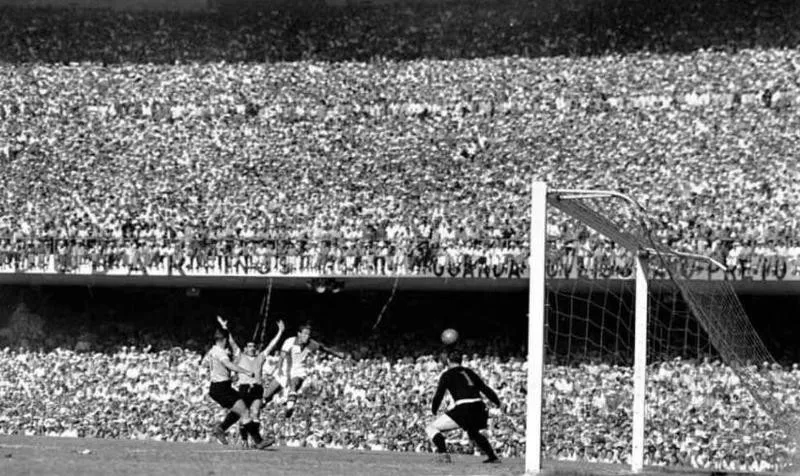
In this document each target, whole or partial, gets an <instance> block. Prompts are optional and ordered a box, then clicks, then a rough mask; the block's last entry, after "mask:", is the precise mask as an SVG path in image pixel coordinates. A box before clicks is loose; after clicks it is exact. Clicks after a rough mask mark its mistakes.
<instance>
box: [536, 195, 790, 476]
mask: <svg viewBox="0 0 800 476" xmlns="http://www.w3.org/2000/svg"><path fill="white" fill-rule="evenodd" d="M563 197H564V195H560V196H559V195H556V194H551V195H550V196H548V202H549V204H550V205H551V206H550V207H549V209H548V230H547V236H548V241H547V242H548V261H547V262H548V268H547V278H548V279H547V280H546V283H547V285H546V286H547V295H546V299H547V304H546V305H547V322H546V326H547V329H546V332H547V334H546V341H545V345H546V356H547V361H548V364H549V365H548V367H547V373H546V383H545V388H546V392H551V393H550V395H549V396H548V394H547V393H546V394H545V395H546V397H545V407H544V408H545V417H546V418H555V419H560V420H564V419H569V418H578V419H582V421H583V422H582V424H580V426H579V427H580V428H582V430H581V432H580V434H577V435H563V433H562V432H561V431H560V429H561V428H563V427H565V426H569V422H564V421H559V422H558V423H559V424H558V425H548V424H547V423H546V424H545V425H544V428H545V432H544V435H543V443H544V450H545V452H546V453H549V454H550V456H553V457H556V458H569V459H588V460H601V461H602V460H608V461H617V462H618V461H623V462H629V460H628V458H629V455H630V451H631V439H632V434H631V428H630V426H631V418H632V398H633V383H632V375H633V369H632V365H633V355H634V324H635V312H634V298H635V292H634V291H635V282H634V279H633V278H634V263H635V253H638V254H639V256H640V257H642V259H643V262H644V264H645V268H646V272H647V276H648V335H647V363H648V371H647V403H646V405H647V410H646V412H647V417H646V430H645V464H665V463H666V464H674V465H691V466H711V467H714V466H715V465H722V464H727V463H728V462H727V461H721V460H720V461H719V462H717V463H718V464H717V463H715V462H714V454H713V452H712V451H710V450H708V448H710V447H712V446H717V447H721V448H723V449H724V450H725V451H727V452H730V454H734V455H741V456H740V460H741V461H738V460H737V461H738V462H740V463H742V464H741V465H740V466H739V467H740V468H741V469H747V464H748V463H749V462H752V461H755V460H756V458H757V455H758V454H759V453H758V448H762V447H766V446H769V445H770V444H772V445H780V446H781V447H782V448H786V454H787V457H786V460H789V454H790V453H792V452H793V450H794V448H795V447H796V443H795V441H796V437H797V430H796V429H797V428H798V427H800V425H798V419H797V417H796V416H795V414H796V412H794V410H793V405H792V404H791V402H787V399H788V396H787V392H785V389H784V387H782V386H781V381H780V380H781V379H780V376H779V375H778V374H776V373H775V372H774V369H775V368H776V367H775V359H774V358H773V357H772V355H771V354H770V352H769V350H768V349H767V348H766V346H765V345H764V343H763V342H762V340H761V338H760V337H759V335H758V333H757V332H756V330H755V329H754V327H753V325H752V324H751V322H750V320H749V318H748V317H747V315H746V313H745V311H744V308H743V307H742V305H741V303H740V301H739V299H738V297H737V295H736V293H735V292H734V290H733V287H732V286H731V284H730V283H729V282H726V281H703V282H698V281H691V280H689V279H686V278H685V277H684V273H682V272H681V271H682V269H684V268H685V267H686V266H691V265H692V264H691V263H692V259H694V258H687V257H685V256H681V255H680V254H679V253H676V252H673V251H671V250H670V249H668V248H667V247H666V246H665V245H664V244H662V243H661V242H659V241H658V240H657V239H656V238H655V237H654V234H653V233H652V227H651V226H650V223H649V222H648V221H647V219H646V218H644V217H645V215H644V214H643V213H642V210H640V209H637V208H636V206H635V205H630V204H624V205H622V206H620V205H621V203H622V202H621V201H619V200H616V199H614V198H609V197H593V196H588V195H584V196H581V197H578V196H574V197H569V198H563ZM643 250H647V251H646V253H641V251H643ZM720 361H721V362H722V363H723V364H720ZM570 368H572V371H571V372H572V374H571V375H573V376H575V375H577V376H578V377H577V379H575V381H574V382H567V381H566V375H567V374H568V370H567V369H570ZM575 368H577V369H578V370H577V371H575ZM581 387H583V388H581ZM782 389H783V390H782ZM565 400H570V401H573V402H574V406H575V407H576V408H575V409H574V410H573V411H572V412H571V413H570V412H567V413H569V414H568V415H563V414H562V415H555V414H553V413H548V411H550V412H556V411H558V408H562V407H563V405H561V406H559V405H558V403H559V401H560V402H561V403H562V404H563V402H564V401H565ZM718 402H723V403H724V402H727V403H729V404H730V405H732V406H733V408H732V411H731V413H730V415H733V417H732V418H733V419H734V420H735V422H734V424H731V425H720V424H718V423H717V419H719V418H722V417H721V416H720V414H719V413H718V408H717V407H719V405H718V404H717V403H718ZM548 405H549V407H550V408H549V409H548ZM676 406H677V407H678V408H682V409H685V412H686V413H681V412H676V411H675V407H676ZM739 406H741V407H742V408H745V409H746V410H742V411H739V408H738V407H739ZM670 407H671V408H670ZM728 409H729V410H731V408H728ZM737 412H738V413H737ZM676 414H678V415H681V417H682V418H676V417H675V415H676ZM578 421H580V420H578ZM587 423H588V424H587ZM742 430H744V431H742ZM743 435H746V436H743ZM570 436H571V437H572V440H569V441H568V440H567V439H568V438H569V437H570ZM712 443H713V444H712ZM570 445H572V446H570ZM703 445H705V446H703ZM704 448H705V449H704ZM781 454H782V453H781ZM770 464H774V465H775V467H785V465H786V464H788V463H787V462H786V461H784V460H780V459H779V460H774V461H771V462H770Z"/></svg>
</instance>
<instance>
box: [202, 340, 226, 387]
mask: <svg viewBox="0 0 800 476" xmlns="http://www.w3.org/2000/svg"><path fill="white" fill-rule="evenodd" d="M206 359H208V370H209V372H210V374H211V382H212V383H213V382H225V381H228V380H230V379H231V371H230V370H228V368H227V367H225V365H224V364H223V362H228V363H231V358H230V356H229V355H228V351H227V350H225V349H223V348H222V347H219V346H217V345H215V346H214V347H212V348H211V350H209V351H208V354H206Z"/></svg>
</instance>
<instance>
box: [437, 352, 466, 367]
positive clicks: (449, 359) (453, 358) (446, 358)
mask: <svg viewBox="0 0 800 476" xmlns="http://www.w3.org/2000/svg"><path fill="white" fill-rule="evenodd" d="M441 360H442V363H443V364H444V365H447V366H450V365H461V362H462V360H463V357H462V355H461V352H458V351H455V350H447V351H444V352H442V355H441Z"/></svg>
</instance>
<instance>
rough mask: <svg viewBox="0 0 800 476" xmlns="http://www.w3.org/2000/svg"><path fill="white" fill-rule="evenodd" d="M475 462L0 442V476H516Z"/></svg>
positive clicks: (589, 468) (506, 467) (557, 470)
mask: <svg viewBox="0 0 800 476" xmlns="http://www.w3.org/2000/svg"><path fill="white" fill-rule="evenodd" d="M481 461H482V458H481V457H478V456H467V455H454V458H453V463H452V464H440V463H436V462H434V460H433V455H431V454H419V453H397V452H384V451H348V450H327V449H308V448H287V447H277V448H275V449H271V450H267V451H255V450H242V449H238V448H236V447H234V446H222V445H219V444H211V443H164V442H157V441H136V440H100V439H90V438H86V439H84V438H50V437H24V436H0V475H3V476H16V475H76V476H78V475H104V476H105V475H169V476H182V475H186V476H211V475H224V476H227V475H232V476H241V475H248V474H253V475H262V476H264V475H266V476H272V475H275V476H284V475H287V476H301V475H302V476H328V475H342V476H345V475H347V476H350V475H352V476H373V475H374V476H384V475H387V476H399V475H408V476H418V475H431V476H437V475H453V476H468V475H470V476H471V475H491V476H495V475H497V476H499V475H522V474H523V473H524V464H523V461H522V460H520V459H505V460H503V462H502V463H501V464H499V465H485V464H483V463H481ZM544 469H545V471H544V473H545V474H550V475H564V476H567V475H581V476H588V475H594V474H598V475H616V474H629V471H628V470H627V469H626V468H625V467H623V466H621V465H611V464H587V463H581V464H577V463H568V462H552V461H548V462H545V465H544ZM640 474H642V475H659V476H663V475H665V474H679V475H680V476H695V475H697V476H701V475H702V476H710V475H712V474H716V475H720V474H723V473H711V472H698V471H665V470H662V469H657V468H648V469H647V470H646V471H644V472H643V473H640Z"/></svg>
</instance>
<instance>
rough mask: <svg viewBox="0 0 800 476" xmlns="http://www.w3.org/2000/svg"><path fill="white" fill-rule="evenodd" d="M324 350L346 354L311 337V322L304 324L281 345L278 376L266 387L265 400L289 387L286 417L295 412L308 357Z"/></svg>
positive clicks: (339, 354)
mask: <svg viewBox="0 0 800 476" xmlns="http://www.w3.org/2000/svg"><path fill="white" fill-rule="evenodd" d="M318 350H319V351H322V352H325V353H328V354H331V355H333V356H336V357H339V358H340V359H343V358H344V355H343V354H341V353H339V352H336V351H335V350H333V349H330V348H328V347H325V346H324V345H322V344H321V343H319V342H317V341H315V340H314V339H312V338H311V324H308V323H306V324H303V325H302V326H300V328H299V329H298V330H297V335H296V336H295V337H289V338H287V339H286V340H285V341H284V342H283V345H282V346H281V359H280V361H278V366H277V373H278V378H275V379H274V380H272V381H271V382H270V383H269V385H267V387H266V388H265V389H264V401H265V403H269V401H270V400H272V398H273V397H274V396H275V394H277V393H278V392H280V391H281V390H282V389H283V388H284V387H285V388H286V389H287V392H288V395H287V397H286V418H291V416H292V415H293V414H294V406H295V402H296V401H297V392H298V391H299V390H300V388H301V387H302V386H303V381H304V380H305V378H306V376H307V375H308V359H309V357H310V356H311V354H313V353H314V352H316V351H318Z"/></svg>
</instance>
